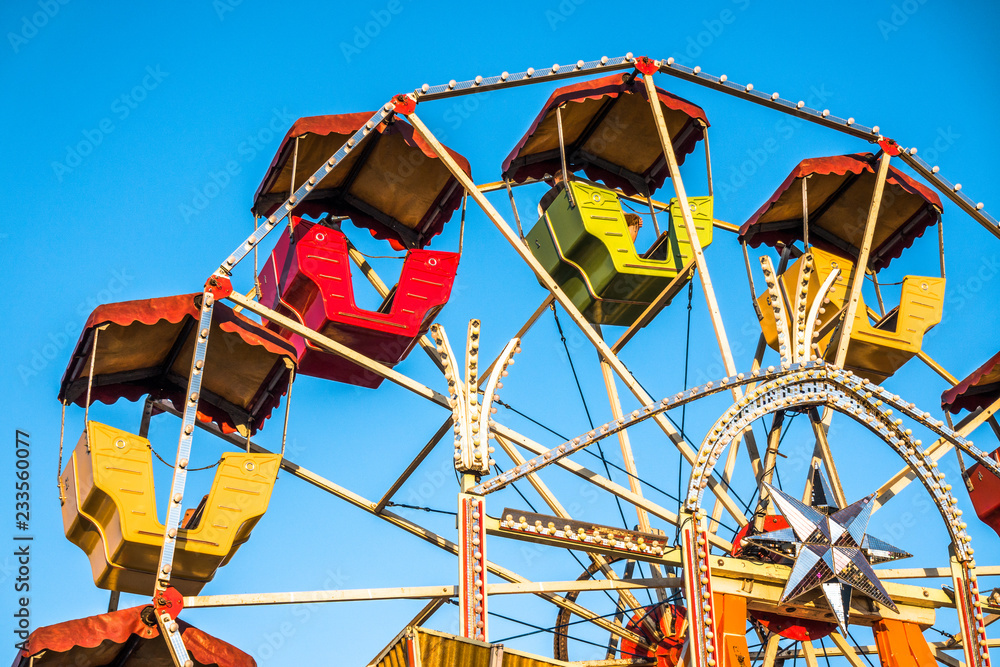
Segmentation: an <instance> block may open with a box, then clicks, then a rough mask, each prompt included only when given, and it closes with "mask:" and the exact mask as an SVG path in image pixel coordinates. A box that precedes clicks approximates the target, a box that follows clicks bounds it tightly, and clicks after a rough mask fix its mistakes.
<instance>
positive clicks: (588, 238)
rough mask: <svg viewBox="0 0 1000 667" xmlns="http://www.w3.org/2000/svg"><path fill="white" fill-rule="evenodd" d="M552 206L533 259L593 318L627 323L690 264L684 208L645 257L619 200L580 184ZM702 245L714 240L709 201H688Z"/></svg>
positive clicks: (536, 235)
mask: <svg viewBox="0 0 1000 667" xmlns="http://www.w3.org/2000/svg"><path fill="white" fill-rule="evenodd" d="M569 187H570V189H571V191H572V195H573V203H571V202H570V197H569V194H568V192H567V190H566V189H565V187H563V188H562V190H561V191H560V192H559V193H558V194H557V195H556V196H555V198H554V199H553V200H552V201H551V203H549V204H548V206H547V207H546V209H545V211H544V212H543V214H542V216H541V218H540V219H539V220H538V222H537V223H536V224H535V226H534V227H533V228H532V229H531V231H530V232H529V233H528V236H527V239H526V240H527V243H528V246H529V248H530V249H531V252H532V254H533V255H534V256H535V258H536V259H538V261H539V262H540V263H541V264H542V266H543V267H544V268H545V270H546V271H547V272H548V273H549V275H550V276H552V278H553V279H554V280H555V281H556V283H558V284H559V286H560V287H561V288H562V289H563V290H564V291H565V292H566V294H567V296H569V298H570V299H571V300H572V301H573V304H574V305H575V306H576V307H577V308H578V309H579V310H580V311H581V312H582V313H583V315H584V317H586V318H587V320H588V321H590V322H593V323H595V324H613V325H621V326H629V325H631V324H632V323H633V322H635V321H636V319H638V318H639V316H640V315H641V314H642V312H643V311H644V310H645V309H646V307H647V306H648V305H649V304H650V303H651V302H652V301H653V300H654V299H655V298H656V297H657V295H659V294H660V293H661V292H662V291H663V289H664V288H665V287H667V285H669V284H670V282H671V281H672V280H673V279H674V278H676V277H677V276H678V274H680V273H681V272H682V271H683V269H684V267H685V266H687V265H688V264H689V263H690V262H691V261H692V260H693V259H694V253H693V251H692V249H691V242H690V240H689V238H688V234H687V229H686V228H685V226H684V223H683V220H682V217H681V212H680V205H679V203H678V201H677V200H676V199H674V200H671V205H670V226H669V229H668V230H667V231H664V232H663V233H661V234H660V236H659V238H657V239H656V241H655V242H654V243H653V245H652V246H651V247H650V249H649V250H648V251H646V252H645V253H642V254H640V253H639V252H638V251H637V250H636V248H635V245H634V243H633V242H632V240H631V237H630V236H629V232H628V227H627V223H626V221H625V214H624V212H623V211H622V208H621V203H620V202H619V199H618V195H617V194H616V193H615V192H613V191H611V190H607V189H604V188H601V187H597V186H594V185H590V184H587V183H582V182H579V181H571V182H570V183H569ZM688 202H689V205H690V206H691V208H692V214H693V217H694V223H695V227H696V229H697V232H698V240H699V241H700V242H701V245H702V247H705V246H708V245H709V244H710V243H711V242H712V220H713V215H712V198H711V197H691V198H689V199H688Z"/></svg>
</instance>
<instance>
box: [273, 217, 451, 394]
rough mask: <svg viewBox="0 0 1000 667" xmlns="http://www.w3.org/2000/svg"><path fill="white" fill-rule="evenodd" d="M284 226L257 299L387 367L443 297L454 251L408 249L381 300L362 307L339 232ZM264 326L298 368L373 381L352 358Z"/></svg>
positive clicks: (297, 223) (295, 222)
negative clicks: (292, 353)
mask: <svg viewBox="0 0 1000 667" xmlns="http://www.w3.org/2000/svg"><path fill="white" fill-rule="evenodd" d="M291 225H292V234H291V237H289V235H288V234H285V235H283V236H282V237H281V240H280V241H279V242H278V245H277V246H276V247H275V249H274V252H273V253H272V254H271V257H270V258H269V259H268V260H267V263H266V264H265V265H264V270H263V271H262V272H261V274H260V277H259V284H260V301H261V303H262V304H264V305H265V306H267V307H269V308H272V309H273V310H276V311H278V312H280V313H282V314H283V315H288V316H290V317H292V318H293V319H296V320H298V321H299V322H301V323H303V324H305V325H306V326H307V327H309V328H310V329H314V330H315V331H318V332H319V333H321V334H323V335H324V336H328V337H330V338H332V339H334V340H336V341H338V342H340V343H343V344H344V345H346V346H347V347H349V348H351V349H352V350H355V351H357V352H360V353H361V354H363V355H365V356H366V357H370V358H372V359H375V360H376V361H380V362H382V363H383V364H386V365H387V366H393V365H395V364H397V363H399V361H400V360H402V359H404V358H405V357H406V355H407V354H409V352H410V350H411V349H412V348H413V346H414V345H415V344H416V342H417V339H418V338H419V337H420V336H422V335H424V334H425V333H427V330H428V329H429V328H430V326H431V323H432V322H433V321H434V318H435V316H436V315H437V314H438V312H439V311H440V310H441V308H443V307H444V305H445V303H447V302H448V296H449V295H450V294H451V286H452V282H453V280H454V278H455V273H456V271H457V270H458V253H454V252H442V251H435V250H411V251H409V252H408V253H407V254H406V260H405V261H404V263H403V270H402V273H401V274H400V276H399V283H398V284H397V285H396V287H395V288H393V290H392V291H391V292H389V295H388V296H386V298H385V300H384V301H383V303H382V306H381V307H379V309H378V310H375V311H371V310H364V309H362V308H359V307H358V306H357V304H356V303H355V300H354V287H353V284H352V281H351V269H350V262H351V259H350V257H349V256H348V243H347V238H346V237H345V236H344V233H343V232H341V231H340V230H338V229H331V228H330V227H325V226H323V225H319V224H314V223H310V222H306V221H304V220H301V219H300V218H296V217H293V218H292V221H291ZM271 326H272V327H274V328H275V329H276V330H278V331H280V332H281V333H282V335H284V336H287V337H288V338H289V339H290V340H291V342H292V344H293V345H294V346H295V349H296V352H297V353H298V358H299V371H300V372H301V373H304V374H305V375H313V376H317V377H322V378H327V379H330V380H338V381H340V382H347V383H349V384H355V385H360V386H362V387H378V386H379V384H381V382H382V378H381V377H380V376H378V375H375V374H374V373H371V372H369V371H366V370H364V369H363V368H361V367H360V366H358V365H357V364H355V363H353V362H352V361H350V360H348V359H345V358H343V357H338V356H335V355H332V354H328V353H326V352H324V351H323V350H319V349H317V348H315V347H313V346H312V345H311V344H309V343H308V342H306V340H305V339H304V338H302V337H301V336H295V335H292V334H291V333H290V332H287V331H284V330H282V329H281V328H280V327H277V326H275V325H273V324H272V325H271Z"/></svg>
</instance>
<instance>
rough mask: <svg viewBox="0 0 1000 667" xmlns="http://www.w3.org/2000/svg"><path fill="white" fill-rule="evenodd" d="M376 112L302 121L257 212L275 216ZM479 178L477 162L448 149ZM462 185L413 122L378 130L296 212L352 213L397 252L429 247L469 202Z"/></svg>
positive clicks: (276, 162) (285, 144)
mask: <svg viewBox="0 0 1000 667" xmlns="http://www.w3.org/2000/svg"><path fill="white" fill-rule="evenodd" d="M371 116H372V113H371V112H364V113H350V114H340V115H330V116H310V117H306V118H300V119H299V120H297V121H296V122H295V124H294V125H292V127H291V129H290V130H289V131H288V134H286V135H285V138H284V140H283V141H282V142H281V145H280V146H279V147H278V152H277V154H276V155H275V156H274V159H273V160H272V161H271V165H270V167H268V170H267V173H266V174H265V175H264V180H263V181H261V184H260V186H259V187H258V188H257V193H256V194H255V195H254V200H253V207H252V209H251V210H252V212H253V213H254V215H260V216H266V215H270V214H271V213H272V212H273V211H274V210H275V209H277V208H278V206H280V205H281V204H282V203H284V202H285V201H286V200H287V199H288V197H289V195H290V194H291V191H292V173H293V171H294V174H295V187H301V186H302V184H303V183H304V182H305V181H306V180H307V179H308V178H310V177H311V176H312V174H313V173H314V172H315V171H316V170H317V169H319V168H320V167H321V166H323V163H324V162H326V161H327V160H328V159H329V158H330V156H331V155H333V154H334V153H336V152H337V151H338V150H340V148H341V147H342V146H343V145H344V144H345V142H346V141H347V140H348V139H349V138H350V137H351V136H352V135H353V134H354V133H356V132H357V131H358V130H360V129H361V128H362V127H364V126H365V124H366V123H367V122H368V120H369V119H370V118H371ZM448 152H449V153H450V154H451V156H452V157H453V158H455V160H457V161H458V164H459V165H460V166H461V168H462V169H463V170H464V171H465V173H467V174H469V175H470V176H471V174H472V171H471V169H470V167H469V161H468V160H466V159H465V158H464V157H462V156H461V155H459V154H458V153H456V152H455V151H453V150H451V149H448ZM462 193H463V190H462V187H461V185H460V184H459V183H458V180H457V179H455V177H454V176H452V174H451V172H449V171H448V169H447V167H446V166H445V164H444V163H443V162H442V161H441V160H440V159H439V158H438V157H436V155H435V153H434V151H433V150H432V149H431V147H430V146H429V145H428V144H427V143H426V142H425V141H424V140H423V139H422V138H421V137H420V136H419V135H418V134H417V133H416V132H415V131H414V129H413V126H412V125H410V124H409V123H407V122H406V121H405V120H403V119H401V118H398V117H395V118H393V119H392V120H390V121H389V122H388V123H383V124H380V125H379V126H377V127H376V128H375V129H374V130H373V131H372V132H370V133H369V134H368V135H367V136H366V137H365V138H364V139H362V140H361V141H360V142H358V144H357V145H356V146H353V147H352V150H351V152H350V153H348V154H347V156H346V157H345V158H344V159H343V160H342V161H340V162H338V163H337V165H336V166H335V167H334V168H333V170H332V171H331V172H330V173H329V174H327V176H326V177H325V178H324V179H323V180H322V181H320V182H319V183H318V184H317V186H316V188H315V189H313V190H312V192H310V193H309V195H308V196H306V197H305V198H304V199H303V200H302V201H301V202H299V203H298V204H297V205H296V207H295V213H296V214H297V215H309V216H312V217H320V216H323V215H326V214H331V215H337V216H347V217H350V219H351V221H352V222H354V224H356V225H358V226H359V227H364V228H366V229H368V230H370V231H371V234H372V236H374V237H375V238H377V239H387V240H388V241H389V242H390V243H391V244H392V246H393V247H394V248H396V249H397V250H401V249H403V248H423V247H424V246H427V245H428V244H429V243H430V242H431V239H432V238H433V237H434V236H436V235H437V234H440V233H441V230H442V229H443V228H444V224H445V223H446V222H447V221H448V220H449V219H450V218H451V216H452V214H453V213H454V212H455V210H456V209H458V207H459V205H460V204H461V201H462Z"/></svg>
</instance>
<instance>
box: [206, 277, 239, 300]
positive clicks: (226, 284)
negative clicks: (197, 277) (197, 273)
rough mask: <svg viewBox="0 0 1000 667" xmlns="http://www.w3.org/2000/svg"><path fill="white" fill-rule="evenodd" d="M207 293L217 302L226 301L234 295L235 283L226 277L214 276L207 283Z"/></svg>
mask: <svg viewBox="0 0 1000 667" xmlns="http://www.w3.org/2000/svg"><path fill="white" fill-rule="evenodd" d="M205 291H206V292H209V293H210V294H211V295H212V296H214V297H215V300H216V301H218V300H219V299H225V298H226V297H227V296H229V295H230V294H232V293H233V283H232V282H231V281H230V280H229V278H227V277H226V276H216V275H213V276H212V277H211V278H209V279H208V281H207V282H206V283H205Z"/></svg>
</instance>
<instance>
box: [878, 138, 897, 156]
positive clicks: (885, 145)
mask: <svg viewBox="0 0 1000 667" xmlns="http://www.w3.org/2000/svg"><path fill="white" fill-rule="evenodd" d="M878 145H879V146H880V147H881V148H882V150H883V151H885V153H886V155H891V156H893V157H896V156H897V155H899V153H900V149H899V144H897V143H896V141H895V140H894V139H890V138H889V137H882V138H881V139H879V140H878Z"/></svg>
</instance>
